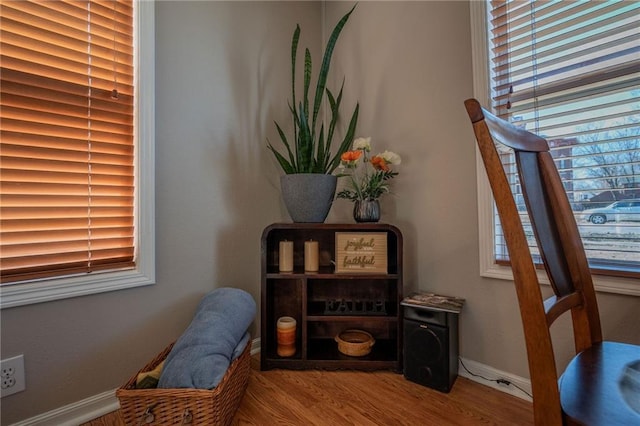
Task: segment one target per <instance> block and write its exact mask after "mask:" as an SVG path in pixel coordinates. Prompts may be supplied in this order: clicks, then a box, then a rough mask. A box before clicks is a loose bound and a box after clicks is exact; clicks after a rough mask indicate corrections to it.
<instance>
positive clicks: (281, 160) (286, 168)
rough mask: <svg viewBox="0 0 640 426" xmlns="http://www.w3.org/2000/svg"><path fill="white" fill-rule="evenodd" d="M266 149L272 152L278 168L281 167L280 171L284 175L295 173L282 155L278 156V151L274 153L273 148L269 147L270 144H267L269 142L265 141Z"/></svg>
mask: <svg viewBox="0 0 640 426" xmlns="http://www.w3.org/2000/svg"><path fill="white" fill-rule="evenodd" d="M267 148H269V149H270V150H271V152H273V155H275V157H276V160H278V163H279V164H280V167H282V170H284V172H285V173H286V174H291V173H295V170H294V168H293V166H292V165H291V163H289V162H288V161H287V159H286V158H284V157H283V156H282V154H280V153H279V152H278V151H276V150H275V149H274V148H273V146H271V143H270V142H269V140H267Z"/></svg>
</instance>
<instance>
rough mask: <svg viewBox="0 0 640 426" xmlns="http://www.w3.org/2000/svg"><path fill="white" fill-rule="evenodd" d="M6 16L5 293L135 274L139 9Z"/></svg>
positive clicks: (114, 4) (32, 8) (11, 9)
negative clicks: (87, 277) (37, 284)
mask: <svg viewBox="0 0 640 426" xmlns="http://www.w3.org/2000/svg"><path fill="white" fill-rule="evenodd" d="M0 7H1V9H0V12H1V13H0V16H1V17H0V31H1V34H0V40H1V46H0V47H1V55H2V56H1V61H2V62H1V66H2V69H1V80H0V85H1V88H0V90H1V105H0V108H1V109H0V120H1V121H0V123H1V137H2V140H1V146H0V149H1V155H2V158H1V161H2V163H1V173H2V174H1V177H2V186H1V192H0V196H1V197H2V199H1V219H2V221H1V224H2V227H1V246H0V252H1V255H0V256H1V258H0V262H1V267H2V281H3V283H7V282H9V283H11V282H16V281H24V280H28V279H33V278H42V277H52V276H62V275H69V274H77V273H89V272H93V271H97V270H105V269H121V268H129V267H133V266H134V265H135V261H134V252H135V250H134V216H133V215H134V145H133V144H134V129H133V118H134V107H133V105H134V87H133V4H132V2H131V1H125V0H117V1H112V0H105V1H95V0H91V1H2V3H1V5H0Z"/></svg>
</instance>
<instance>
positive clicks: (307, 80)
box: [303, 48, 315, 132]
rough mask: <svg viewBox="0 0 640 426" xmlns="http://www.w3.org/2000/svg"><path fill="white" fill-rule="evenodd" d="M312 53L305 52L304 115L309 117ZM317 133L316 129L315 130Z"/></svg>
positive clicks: (306, 50)
mask: <svg viewBox="0 0 640 426" xmlns="http://www.w3.org/2000/svg"><path fill="white" fill-rule="evenodd" d="M311 71H312V64H311V52H310V51H309V49H308V48H307V49H305V51H304V86H303V87H304V101H303V104H304V115H306V116H307V117H309V86H310V85H311ZM314 132H315V129H314Z"/></svg>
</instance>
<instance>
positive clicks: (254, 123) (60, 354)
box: [1, 1, 640, 424]
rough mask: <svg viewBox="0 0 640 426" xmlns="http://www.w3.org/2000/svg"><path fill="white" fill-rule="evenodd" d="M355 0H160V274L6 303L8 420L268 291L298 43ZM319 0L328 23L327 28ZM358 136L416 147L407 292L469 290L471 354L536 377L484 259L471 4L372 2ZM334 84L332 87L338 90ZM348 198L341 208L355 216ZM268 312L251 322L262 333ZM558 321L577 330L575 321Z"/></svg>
mask: <svg viewBox="0 0 640 426" xmlns="http://www.w3.org/2000/svg"><path fill="white" fill-rule="evenodd" d="M351 4H352V3H350V2H344V3H343V2H335V3H334V2H328V3H326V4H322V3H318V2H302V3H291V2H255V3H249V2H232V3H231V2H168V1H162V2H158V3H157V4H156V65H157V66H156V80H157V81H156V86H157V88H156V97H157V98H156V102H157V105H156V129H157V130H156V132H157V133H156V156H157V164H156V185H157V187H156V191H157V194H156V196H157V206H156V221H157V224H156V233H157V236H156V242H157V284H156V285H154V286H150V287H145V288H140V289H134V290H125V291H118V292H112V293H106V294H101V295H95V296H88V297H82V298H76V299H70V300H65V301H59V302H52V303H45V304H39V305H31V306H26V307H21V308H13V309H7V310H3V311H2V313H1V314H2V357H3V358H4V357H8V356H12V355H15V354H19V353H24V354H25V364H26V372H27V391H25V392H22V393H19V394H16V395H13V396H10V397H8V398H4V399H3V400H2V424H9V423H12V422H14V421H17V420H20V419H24V418H28V417H32V416H34V415H37V414H39V413H42V412H46V411H49V410H52V409H55V408H57V407H60V406H63V405H66V404H70V403H73V402H75V401H79V400H82V399H84V398H87V397H89V396H92V395H96V394H99V393H101V392H104V391H106V390H109V389H114V388H117V387H118V386H120V385H121V384H122V383H124V381H125V380H126V379H127V378H128V377H129V376H130V375H131V374H132V373H133V372H135V371H136V370H137V369H138V368H139V367H141V366H142V365H143V364H144V363H146V362H147V361H148V360H149V359H150V358H151V357H153V356H154V355H155V354H157V352H159V351H160V350H161V349H162V348H164V346H165V345H166V344H167V343H169V342H170V341H172V340H173V339H175V338H176V337H177V336H179V335H180V333H181V332H182V331H183V330H184V328H185V327H186V326H187V325H188V323H189V321H190V320H191V318H192V315H193V311H194V309H195V306H196V304H197V302H198V301H199V300H200V298H201V297H202V295H204V294H205V293H206V292H208V291H210V290H211V289H213V288H215V287H218V286H234V287H239V288H242V289H245V290H247V291H249V292H250V293H251V294H252V295H253V296H254V297H255V299H256V301H258V302H259V295H260V283H259V280H260V277H259V269H260V246H259V241H260V235H261V232H262V229H263V228H264V227H265V226H266V225H268V224H270V223H272V222H277V221H282V220H288V216H287V214H286V211H285V210H284V208H283V206H282V203H281V201H280V193H279V182H278V177H279V174H280V172H279V170H278V168H277V166H276V165H275V162H274V160H273V158H272V156H271V155H270V154H269V153H268V152H267V150H266V149H265V145H264V141H265V139H266V138H267V137H269V138H270V139H271V140H272V141H276V140H277V133H276V132H275V129H274V126H273V120H274V119H276V120H279V121H282V122H284V121H286V120H287V118H288V115H287V106H286V100H287V99H289V81H290V80H289V79H290V67H289V43H290V37H291V33H292V30H293V28H294V27H295V24H296V23H297V22H299V23H300V25H301V27H302V31H303V39H302V40H301V46H307V45H308V46H310V47H311V48H312V53H313V56H314V60H315V61H316V63H317V64H319V62H320V59H319V57H318V53H319V52H320V50H321V49H320V45H321V43H320V41H321V37H326V34H327V33H328V32H330V31H331V29H332V28H333V25H334V24H335V22H337V20H338V19H339V17H340V16H342V14H343V13H345V12H346V10H347V9H348V7H349V6H350V5H351ZM323 16H326V23H325V24H324V28H323ZM343 76H345V77H346V83H345V99H344V100H343V104H344V105H345V106H347V107H346V108H345V110H350V109H351V108H352V105H354V104H355V102H356V101H359V102H360V117H361V118H360V124H359V131H358V135H361V136H371V137H372V144H373V145H374V150H375V151H376V152H377V151H378V150H379V151H382V150H384V149H389V150H392V151H395V152H398V153H399V154H400V155H402V157H403V163H402V165H401V166H400V167H399V168H398V170H399V171H400V175H399V176H398V177H397V178H396V179H395V180H394V181H393V183H392V189H393V193H394V194H392V195H389V196H386V197H385V198H383V200H382V220H383V221H385V222H389V223H393V224H395V225H397V226H398V227H399V228H400V229H401V230H402V231H403V233H404V237H405V246H404V249H405V256H406V257H405V272H406V280H405V283H406V286H405V293H408V292H409V291H411V290H415V289H425V290H431V291H435V292H439V293H443V294H451V295H457V296H461V297H465V298H466V299H467V304H466V306H465V308H464V311H463V313H462V315H461V323H460V331H461V336H460V344H461V355H462V356H464V357H465V358H469V359H472V360H475V361H478V362H480V363H483V364H487V365H489V366H492V367H494V368H497V369H499V370H504V371H507V372H510V373H512V374H516V375H520V376H523V377H528V370H527V362H526V354H525V349H524V340H523V336H522V327H521V325H520V316H519V312H518V309H517V303H516V300H515V292H514V290H513V286H512V284H511V283H510V282H507V281H501V280H494V279H486V278H481V277H480V276H479V273H478V225H477V207H476V175H475V152H474V140H473V134H472V132H471V126H470V125H469V124H468V118H467V117H466V114H465V112H464V108H463V105H462V103H463V101H464V99H466V98H468V97H471V96H472V95H473V87H472V71H471V43H470V32H469V5H468V3H467V2H463V1H458V2H361V3H360V4H359V5H358V7H357V8H356V11H355V12H354V14H353V15H352V17H351V20H350V21H349V23H348V24H347V26H346V27H345V29H344V31H343V34H342V36H341V39H340V41H339V43H338V46H337V49H336V54H335V56H334V62H333V70H332V83H333V84H334V87H335V85H336V84H339V82H341V81H342V77H343ZM336 91H337V88H336ZM351 207H352V206H351V204H350V203H349V202H347V201H345V200H338V201H336V202H335V203H334V207H333V209H332V211H331V213H330V215H329V218H328V221H330V222H342V221H346V222H352V219H351V216H350V210H351ZM598 299H599V302H600V308H601V314H602V317H603V327H604V334H605V337H607V338H609V339H613V340H622V341H629V342H633V343H640V335H639V333H640V330H639V329H638V327H637V322H636V321H637V320H636V316H637V312H638V311H639V308H640V298H637V297H636V298H634V297H625V296H616V295H610V294H599V295H598ZM258 329H259V328H258V324H257V321H256V324H254V326H253V327H252V331H253V333H254V335H256V333H257V331H258ZM556 333H557V334H559V335H560V337H561V338H563V337H564V338H565V339H564V340H565V341H567V344H566V345H565V347H563V348H561V349H560V352H561V353H560V354H559V358H560V359H561V360H564V359H566V357H567V356H568V353H569V351H570V344H569V343H568V340H569V339H568V338H567V337H566V324H559V327H558V330H556Z"/></svg>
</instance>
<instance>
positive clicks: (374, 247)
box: [336, 232, 387, 274]
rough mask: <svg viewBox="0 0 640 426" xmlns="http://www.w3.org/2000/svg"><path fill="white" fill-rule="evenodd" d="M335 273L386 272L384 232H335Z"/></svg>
mask: <svg viewBox="0 0 640 426" xmlns="http://www.w3.org/2000/svg"><path fill="white" fill-rule="evenodd" d="M336 273H350V274H354V273H355V274H358V273H362V274H386V273H387V233H386V232H336Z"/></svg>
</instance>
